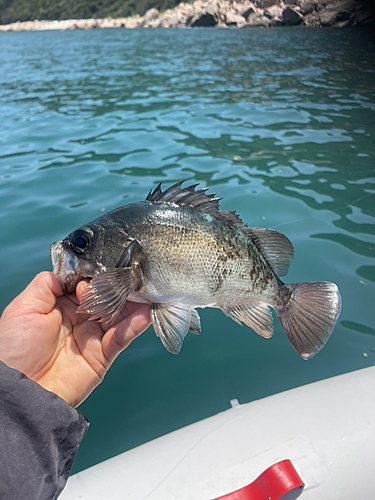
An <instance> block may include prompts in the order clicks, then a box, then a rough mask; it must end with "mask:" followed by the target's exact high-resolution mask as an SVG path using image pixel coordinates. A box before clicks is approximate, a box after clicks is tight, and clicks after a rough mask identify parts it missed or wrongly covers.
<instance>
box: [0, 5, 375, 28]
mask: <svg viewBox="0 0 375 500" xmlns="http://www.w3.org/2000/svg"><path fill="white" fill-rule="evenodd" d="M371 22H374V16H373V15H372V13H371V12H369V11H368V10H366V8H365V7H364V5H363V4H362V3H360V2H358V1H356V0H308V1H304V0H254V1H253V2H249V1H247V0H237V1H235V0H229V1H223V0H216V1H215V0H196V1H195V2H194V3H189V4H188V3H180V4H179V5H178V6H177V7H176V8H174V9H169V10H167V11H164V12H159V11H158V10H157V9H150V10H148V11H147V12H146V14H145V15H144V16H138V15H137V16H133V17H127V18H122V19H115V18H106V19H68V20H65V21H27V22H22V23H21V22H18V23H13V24H7V25H0V31H41V30H74V29H94V28H128V29H134V28H189V27H191V28H195V27H218V28H228V27H237V28H251V27H259V26H263V27H268V28H269V27H274V26H307V27H322V28H324V27H335V28H336V27H337V28H342V27H346V26H361V25H364V24H368V23H371Z"/></svg>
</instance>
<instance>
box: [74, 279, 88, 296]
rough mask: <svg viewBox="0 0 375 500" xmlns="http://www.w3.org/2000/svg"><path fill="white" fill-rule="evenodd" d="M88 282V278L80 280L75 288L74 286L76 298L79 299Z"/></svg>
mask: <svg viewBox="0 0 375 500" xmlns="http://www.w3.org/2000/svg"><path fill="white" fill-rule="evenodd" d="M89 283H90V280H89V279H85V280H82V281H80V282H79V283H78V285H77V288H76V295H77V298H78V300H81V298H82V295H83V292H84V291H85V288H86V287H87V285H88V284H89Z"/></svg>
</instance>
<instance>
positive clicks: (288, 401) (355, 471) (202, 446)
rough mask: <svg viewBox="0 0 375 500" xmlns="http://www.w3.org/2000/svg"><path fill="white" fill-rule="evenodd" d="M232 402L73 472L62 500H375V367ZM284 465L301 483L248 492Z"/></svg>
mask: <svg viewBox="0 0 375 500" xmlns="http://www.w3.org/2000/svg"><path fill="white" fill-rule="evenodd" d="M231 405H232V407H231V408H230V409H228V410H226V411H224V412H221V413H219V414H217V415H214V416H212V417H209V418H206V419H204V420H202V421H200V422H197V423H194V424H191V425H189V426H187V427H184V428H182V429H179V430H177V431H175V432H172V433H170V434H167V435H166V436H163V437H160V438H158V439H155V440H153V441H151V442H149V443H146V444H144V445H142V446H139V447H137V448H135V449H132V450H129V451H127V452H125V453H122V454H121V455H118V456H116V457H114V458H111V459H109V460H106V461H104V462H102V463H100V464H97V465H95V466H93V467H90V468H89V469H86V470H84V471H82V472H79V473H77V474H75V475H73V476H71V477H70V478H69V480H68V483H67V486H66V488H65V490H64V491H63V493H62V495H61V497H60V498H61V499H62V500H78V499H80V500H96V499H98V500H99V499H100V500H103V499H111V500H112V499H113V500H117V499H119V500H120V499H121V500H122V499H131V500H146V499H147V500H214V499H220V498H222V499H228V500H229V499H233V500H242V499H243V500H245V498H246V499H247V500H269V499H271V500H280V499H281V498H282V499H283V500H292V499H294V498H297V496H300V498H301V500H339V499H340V500H358V499H371V498H375V366H374V367H370V368H364V369H361V370H357V371H354V372H350V373H346V374H343V375H338V376H336V377H332V378H329V379H326V380H321V381H319V382H314V383H312V384H308V385H305V386H301V387H298V388H295V389H291V390H288V391H285V392H282V393H279V394H275V395H273V396H269V397H266V398H264V399H260V400H257V401H253V402H250V403H246V404H240V403H238V401H237V400H232V402H231ZM280 463H282V466H283V465H285V466H287V467H289V464H292V466H293V469H294V470H295V471H296V473H297V475H296V478H300V479H301V483H300V484H299V485H298V484H297V483H298V479H296V481H295V487H293V488H291V489H290V490H289V491H286V492H285V494H283V495H281V496H280V495H279V496H277V494H276V493H272V494H271V493H269V492H268V493H267V492H266V490H264V491H263V490H262V491H258V493H259V495H260V496H257V497H253V496H251V495H250V493H249V496H241V494H244V492H245V493H246V487H248V490H247V491H248V492H250V490H251V485H252V484H253V485H254V484H259V483H256V481H257V478H259V476H261V475H262V473H263V474H265V476H263V478H264V477H266V478H268V477H269V476H267V474H270V470H271V472H272V471H273V470H274V469H275V467H281V466H280V465H279V466H277V464H280ZM266 482H267V481H266ZM303 485H304V488H303ZM241 491H242V493H241ZM233 492H237V493H236V494H237V496H235V495H234V493H233ZM263 493H264V494H263ZM230 494H232V496H230ZM238 495H240V496H238ZM262 495H263V496H262ZM270 495H271V496H270Z"/></svg>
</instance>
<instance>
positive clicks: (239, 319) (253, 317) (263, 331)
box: [221, 302, 273, 339]
mask: <svg viewBox="0 0 375 500" xmlns="http://www.w3.org/2000/svg"><path fill="white" fill-rule="evenodd" d="M221 310H222V311H223V313H224V314H225V315H226V316H228V317H229V318H231V319H233V320H234V321H236V323H238V324H240V325H242V323H244V324H245V325H247V326H249V327H250V328H252V329H253V330H254V332H256V333H257V334H258V335H261V336H262V337H264V338H265V339H269V338H270V337H272V335H273V323H272V313H271V310H270V308H269V307H268V305H267V304H264V302H252V303H251V304H243V305H240V306H232V307H221Z"/></svg>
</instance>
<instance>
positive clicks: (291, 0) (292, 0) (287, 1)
mask: <svg viewBox="0 0 375 500" xmlns="http://www.w3.org/2000/svg"><path fill="white" fill-rule="evenodd" d="M284 4H285V5H297V0H284Z"/></svg>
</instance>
